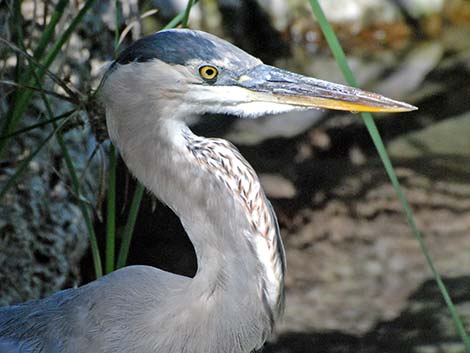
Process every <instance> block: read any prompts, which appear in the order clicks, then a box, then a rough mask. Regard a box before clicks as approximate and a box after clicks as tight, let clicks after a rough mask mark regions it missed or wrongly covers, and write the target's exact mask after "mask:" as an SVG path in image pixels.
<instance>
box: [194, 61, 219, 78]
mask: <svg viewBox="0 0 470 353" xmlns="http://www.w3.org/2000/svg"><path fill="white" fill-rule="evenodd" d="M218 74H219V71H218V70H217V68H216V67H214V66H210V65H205V66H201V67H200V68H199V75H201V77H202V78H203V79H204V80H207V81H213V80H215V79H216V77H217V75H218Z"/></svg>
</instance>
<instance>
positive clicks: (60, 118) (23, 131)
mask: <svg viewBox="0 0 470 353" xmlns="http://www.w3.org/2000/svg"><path fill="white" fill-rule="evenodd" d="M73 112H75V109H73V110H69V111H68V112H65V113H63V114H60V115H58V116H56V117H54V118H52V119H47V120H44V121H41V122H39V123H37V124H33V125H30V126H27V127H25V128H23V129H19V130H16V131H15V132H12V133H11V134H9V135H6V136H0V140H1V139H6V138H11V137H15V136H18V135H21V134H24V133H25V132H28V131H31V130H34V129H37V128H40V127H43V126H46V125H49V124H51V123H53V122H56V121H59V120H62V119H64V118H66V117H68V116H69V115H70V114H72V113H73Z"/></svg>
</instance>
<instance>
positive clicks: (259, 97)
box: [237, 65, 418, 113]
mask: <svg viewBox="0 0 470 353" xmlns="http://www.w3.org/2000/svg"><path fill="white" fill-rule="evenodd" d="M237 85H239V86H241V87H243V88H245V89H248V90H249V91H250V93H251V94H252V95H253V99H254V100H256V101H263V102H270V103H280V104H288V105H293V106H298V107H305V108H325V109H334V110H346V111H351V112H386V113H397V112H406V111H411V110H416V109H418V108H416V107H415V106H412V105H410V104H407V103H403V102H399V101H396V100H393V99H390V98H387V97H384V96H381V95H380V94H376V93H371V92H366V91H363V90H360V89H358V88H354V87H349V86H345V85H340V84H336V83H331V82H328V81H323V80H318V79H315V78H311V77H306V76H302V75H299V74H295V73H292V72H289V71H285V70H281V69H278V68H276V67H273V66H269V65H259V66H256V67H254V68H253V69H251V70H249V71H247V72H246V73H245V74H243V75H241V76H240V77H239V78H238V80H237Z"/></svg>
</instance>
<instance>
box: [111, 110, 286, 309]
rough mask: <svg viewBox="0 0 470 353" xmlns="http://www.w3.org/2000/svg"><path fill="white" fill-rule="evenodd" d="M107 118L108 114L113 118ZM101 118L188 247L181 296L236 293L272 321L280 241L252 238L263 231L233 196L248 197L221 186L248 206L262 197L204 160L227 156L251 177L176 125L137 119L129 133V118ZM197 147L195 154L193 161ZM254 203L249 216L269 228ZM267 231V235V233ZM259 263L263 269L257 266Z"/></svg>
mask: <svg viewBox="0 0 470 353" xmlns="http://www.w3.org/2000/svg"><path fill="white" fill-rule="evenodd" d="M108 114H110V115H112V114H113V111H109V112H108ZM109 117H111V116H109ZM109 117H108V130H109V131H110V135H111V137H112V139H113V141H115V142H117V145H118V148H119V150H120V152H121V155H122V157H123V159H124V160H125V162H126V164H127V166H128V167H129V169H130V170H131V171H132V173H133V174H134V175H135V176H136V177H137V179H138V180H139V181H140V182H141V183H142V184H143V185H144V186H145V187H146V188H148V189H149V190H151V191H152V192H153V193H154V194H155V195H156V196H157V198H159V199H160V200H161V201H162V202H164V203H165V204H167V205H168V206H169V207H170V208H171V209H172V210H173V211H174V212H175V213H176V215H177V216H178V217H179V218H180V220H181V222H182V224H183V226H184V228H185V230H186V231H187V233H188V235H189V237H190V239H191V241H192V243H193V246H194V248H195V251H196V256H197V260H198V271H197V273H196V276H195V278H194V279H193V281H192V286H193V287H194V288H193V289H195V290H193V291H188V292H191V293H198V294H197V295H200V296H211V295H213V294H217V295H216V296H215V297H214V298H217V299H218V300H223V297H224V293H225V292H226V291H229V290H230V291H232V293H233V292H235V293H236V292H240V293H244V294H243V295H240V296H239V298H245V297H246V296H247V295H251V296H252V297H253V298H257V304H258V306H259V307H263V306H264V304H263V302H268V306H269V308H268V309H269V310H270V311H272V312H274V314H272V315H273V316H274V317H277V316H278V314H279V313H278V312H279V311H280V307H281V305H280V304H279V301H282V291H283V266H284V265H283V258H282V256H283V252H282V251H283V250H282V243H281V242H280V239H279V240H277V239H272V238H273V236H272V234H271V235H270V234H267V235H266V239H265V238H264V237H262V236H259V235H258V234H255V233H260V234H261V233H263V232H268V230H266V229H264V228H266V227H265V226H266V224H264V225H263V224H261V225H260V224H257V221H256V220H253V219H250V218H249V217H247V210H246V205H245V207H244V205H243V204H242V202H240V197H245V198H247V197H248V196H249V195H248V196H247V195H245V194H246V193H245V194H243V195H239V197H238V199H237V197H236V196H235V194H234V192H231V191H230V188H228V187H227V184H230V185H232V186H233V185H235V186H234V188H235V189H237V187H239V186H240V187H244V188H245V189H246V188H248V189H249V190H252V191H256V196H257V197H258V199H257V201H256V200H255V201H256V202H261V203H263V202H265V203H266V202H267V201H266V200H265V197H264V193H263V191H262V190H261V188H260V185H259V182H258V180H257V177H256V175H254V176H253V178H254V179H253V180H252V184H250V185H248V187H246V185H245V180H244V179H236V180H232V179H230V178H227V177H226V176H224V175H220V170H218V169H217V166H215V167H214V168H212V167H211V163H212V164H213V163H216V161H214V160H213V159H211V156H210V155H208V153H212V152H214V156H215V157H217V156H219V154H224V155H231V156H232V161H234V162H236V163H235V165H236V167H237V168H238V170H240V168H241V169H242V170H243V173H244V174H250V173H251V174H254V172H253V171H252V169H251V167H249V165H248V166H247V163H246V161H244V160H243V158H242V157H241V156H240V155H239V154H238V151H236V150H235V149H234V148H233V147H230V146H231V145H229V144H228V143H227V142H225V141H224V140H212V139H204V138H201V137H198V136H195V135H194V134H193V133H192V132H191V131H190V130H189V128H188V127H187V126H186V124H185V123H183V122H181V121H178V120H172V119H158V118H155V117H153V119H151V120H150V119H149V120H145V119H144V120H143V121H141V124H140V125H139V127H138V129H139V131H135V130H134V129H132V128H129V119H127V118H126V119H119V117H116V116H114V117H111V119H109ZM110 122H111V124H110ZM121 123H122V124H123V126H122V127H121V126H120V125H119V124H121ZM124 124H125V125H124ZM135 125H137V124H133V125H132V127H135ZM206 141H212V142H214V141H215V142H217V143H215V142H214V143H215V144H214V145H213V146H212V147H207V146H203V145H204V143H205V142H206ZM205 147H207V148H205ZM198 148H199V150H197V151H199V152H200V154H199V155H198V154H196V152H197V151H196V149H198ZM204 148H205V149H204ZM198 156H199V157H200V159H199V160H198V158H197V157H198ZM214 156H213V157H214ZM215 157H214V158H215ZM237 163H238V164H237ZM240 163H242V164H243V163H244V164H243V165H242V164H240ZM248 167H249V168H248ZM243 168H245V169H243ZM218 173H219V174H218ZM247 177H248V176H247ZM237 183H241V184H240V185H238V184H237ZM248 201H249V200H247V202H248ZM256 202H254V203H253V204H250V205H251V206H252V207H255V208H256V207H258V209H255V210H254V212H255V213H256V212H258V213H259V218H264V219H265V221H268V220H269V221H271V223H275V220H273V219H272V217H274V216H273V215H269V214H266V210H264V212H265V213H263V212H261V213H260V212H259V210H260V209H261V210H263V208H264V209H265V208H266V204H262V205H258V204H257V203H256ZM258 228H259V229H258ZM261 228H263V229H261ZM269 231H270V232H271V233H272V231H273V229H272V227H271V229H270V230H269ZM268 236H269V237H270V238H271V239H268V238H269V237H268ZM269 242H272V243H273V244H270V243H269ZM259 246H261V247H262V249H261V250H259ZM262 256H264V257H265V258H268V260H267V261H269V262H270V263H269V264H267V265H265V264H263V263H262V262H260V257H262ZM267 272H269V273H268V274H267ZM266 284H269V285H270V289H269V290H270V291H271V292H270V294H269V293H268V294H269V295H270V297H269V298H268V299H266V298H265V295H266V293H265V292H267V289H266V288H263V286H266Z"/></svg>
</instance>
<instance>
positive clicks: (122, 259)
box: [116, 183, 145, 268]
mask: <svg viewBox="0 0 470 353" xmlns="http://www.w3.org/2000/svg"><path fill="white" fill-rule="evenodd" d="M144 190H145V188H144V187H143V186H142V184H140V183H137V186H136V189H135V191H134V196H133V197H132V202H131V207H130V210H129V215H128V217H127V223H126V226H125V228H124V232H123V234H122V240H121V247H120V250H119V256H118V260H117V265H116V268H121V267H124V266H125V265H126V262H127V255H128V254H129V248H130V244H131V239H132V233H133V232H134V227H135V222H136V220H137V215H138V214H139V209H140V203H141V201H142V196H143V195H144Z"/></svg>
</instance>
